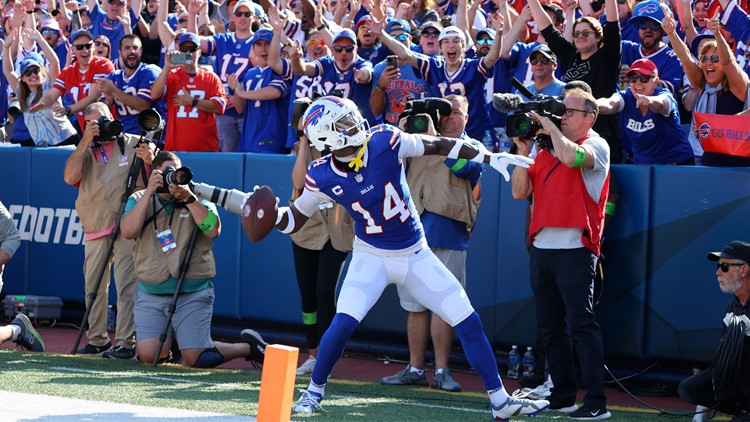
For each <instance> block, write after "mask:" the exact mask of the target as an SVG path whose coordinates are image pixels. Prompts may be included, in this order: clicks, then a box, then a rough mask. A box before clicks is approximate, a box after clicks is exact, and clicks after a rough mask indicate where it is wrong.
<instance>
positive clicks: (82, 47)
mask: <svg viewBox="0 0 750 422" xmlns="http://www.w3.org/2000/svg"><path fill="white" fill-rule="evenodd" d="M92 45H94V43H93V42H90V41H89V42H87V43H86V44H73V47H75V48H76V50H78V51H81V50H83V49H84V48H85V49H86V50H91V46H92Z"/></svg>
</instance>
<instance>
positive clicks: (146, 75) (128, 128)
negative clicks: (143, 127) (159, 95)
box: [108, 63, 159, 134]
mask: <svg viewBox="0 0 750 422" xmlns="http://www.w3.org/2000/svg"><path fill="white" fill-rule="evenodd" d="M108 77H109V79H111V80H112V82H114V84H115V86H116V87H117V89H119V90H121V91H124V92H125V93H126V94H128V95H133V96H136V97H138V98H140V99H142V100H146V101H148V102H149V104H150V103H151V86H152V85H153V84H154V82H155V81H156V78H158V77H159V68H157V67H156V66H154V65H150V64H145V63H140V64H139V65H138V68H137V69H136V70H135V73H133V74H132V75H130V77H126V76H125V70H116V71H115V73H113V74H111V75H109V76H108ZM115 106H116V110H117V117H118V118H119V119H120V121H121V122H122V127H123V132H125V133H135V134H137V133H140V129H139V128H138V113H140V112H139V111H138V110H135V109H132V108H130V107H128V106H127V105H125V104H123V103H122V102H121V101H120V100H118V99H117V98H115Z"/></svg>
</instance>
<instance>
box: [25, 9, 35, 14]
mask: <svg viewBox="0 0 750 422" xmlns="http://www.w3.org/2000/svg"><path fill="white" fill-rule="evenodd" d="M26 14H27V15H33V14H34V11H33V10H27V11H26Z"/></svg>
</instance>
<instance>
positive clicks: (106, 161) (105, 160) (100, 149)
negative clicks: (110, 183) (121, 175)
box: [99, 144, 109, 164]
mask: <svg viewBox="0 0 750 422" xmlns="http://www.w3.org/2000/svg"><path fill="white" fill-rule="evenodd" d="M99 152H101V153H102V161H104V164H107V163H108V162H109V160H108V159H107V153H106V152H104V147H103V146H102V144H99Z"/></svg>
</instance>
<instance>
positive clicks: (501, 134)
mask: <svg viewBox="0 0 750 422" xmlns="http://www.w3.org/2000/svg"><path fill="white" fill-rule="evenodd" d="M495 134H496V135H497V150H495V151H493V152H510V138H508V135H507V134H506V133H505V128H504V127H500V128H495Z"/></svg>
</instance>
